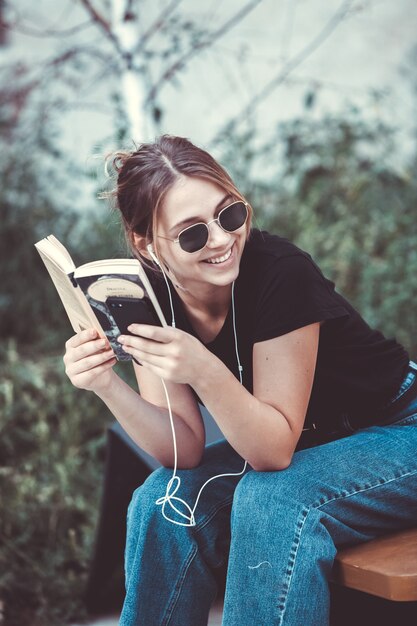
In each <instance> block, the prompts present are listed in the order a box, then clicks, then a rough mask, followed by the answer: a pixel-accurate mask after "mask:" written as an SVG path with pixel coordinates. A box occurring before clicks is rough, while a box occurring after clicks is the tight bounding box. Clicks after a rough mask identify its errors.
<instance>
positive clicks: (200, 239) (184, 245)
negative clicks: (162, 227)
mask: <svg viewBox="0 0 417 626" xmlns="http://www.w3.org/2000/svg"><path fill="white" fill-rule="evenodd" d="M247 218H248V205H247V204H246V202H242V201H241V200H237V201H236V202H232V204H228V205H227V206H225V207H224V208H223V209H222V210H221V211H220V212H219V214H218V216H217V217H215V218H214V219H212V220H210V221H209V222H207V223H206V222H197V224H192V225H191V226H187V228H184V230H182V231H181V232H180V233H179V234H178V237H177V238H176V239H169V237H161V239H168V241H173V242H174V243H179V244H180V246H181V249H182V250H184V252H198V251H199V250H202V249H203V248H204V246H205V245H206V244H207V241H208V238H209V225H210V224H212V223H213V222H216V224H217V225H218V226H220V228H221V229H222V230H224V231H225V232H226V233H233V232H234V231H235V230H238V229H239V228H242V226H243V225H244V224H245V223H246V220H247Z"/></svg>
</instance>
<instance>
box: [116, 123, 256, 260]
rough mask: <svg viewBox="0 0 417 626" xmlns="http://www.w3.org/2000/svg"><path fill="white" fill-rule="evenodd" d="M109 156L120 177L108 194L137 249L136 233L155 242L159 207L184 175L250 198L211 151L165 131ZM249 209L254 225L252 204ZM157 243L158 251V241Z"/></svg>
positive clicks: (235, 194)
mask: <svg viewBox="0 0 417 626" xmlns="http://www.w3.org/2000/svg"><path fill="white" fill-rule="evenodd" d="M109 160H110V164H111V166H112V169H113V171H114V172H115V174H116V177H117V180H116V185H115V188H114V189H113V190H112V191H111V192H109V193H108V194H105V195H106V196H107V197H113V198H114V200H115V204H116V207H117V208H118V209H119V210H120V213H121V217H122V221H123V225H124V229H125V234H126V238H127V240H128V242H129V243H130V245H131V247H132V249H133V250H134V252H135V253H137V250H136V248H135V246H134V237H133V236H134V234H137V235H139V237H142V238H143V243H144V245H143V246H141V249H143V248H145V247H146V245H147V244H149V243H152V242H153V239H154V236H153V235H154V232H156V221H157V214H158V209H159V207H160V206H161V204H162V202H163V200H164V197H165V195H166V193H167V191H168V190H169V189H170V188H171V187H172V185H173V184H174V183H175V182H176V181H177V180H178V178H180V177H181V176H188V177H198V178H203V179H205V180H208V181H210V182H213V183H215V184H216V185H218V186H219V187H221V188H222V189H223V190H224V191H225V192H227V193H229V194H231V196H232V197H234V198H236V199H237V200H242V201H243V202H246V200H245V198H244V197H243V196H242V195H241V193H240V192H239V191H238V189H237V188H236V185H235V184H234V182H233V181H232V179H231V178H230V176H229V174H228V173H227V172H226V170H225V169H224V168H223V167H222V166H221V165H220V164H219V163H218V162H217V161H216V160H215V159H214V158H213V157H212V156H211V155H210V154H209V153H208V152H206V151H205V150H202V149H201V148H198V147H197V146H195V145H194V144H193V143H191V141H189V140H188V139H185V138H183V137H174V136H171V135H162V136H161V137H159V138H157V139H156V140H155V142H153V143H143V144H141V145H139V146H138V147H136V149H135V150H134V151H130V152H126V151H118V152H116V153H114V154H113V155H111V156H110V158H109ZM248 210H249V217H248V226H250V220H251V216H252V209H251V207H250V206H249V207H248ZM248 230H249V229H248ZM154 247H155V251H156V252H157V253H158V246H157V241H155V243H154Z"/></svg>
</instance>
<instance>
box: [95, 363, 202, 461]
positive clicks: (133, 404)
mask: <svg viewBox="0 0 417 626" xmlns="http://www.w3.org/2000/svg"><path fill="white" fill-rule="evenodd" d="M161 385H162V383H161ZM95 393H96V395H97V396H98V397H99V398H101V400H102V401H103V402H104V403H105V404H106V406H107V407H108V408H109V409H110V411H111V412H112V414H113V415H114V417H115V418H116V419H117V420H118V422H119V423H120V424H121V426H122V427H123V428H124V430H125V431H126V432H127V433H128V435H129V436H130V437H131V438H132V439H133V441H134V442H135V443H137V445H138V446H140V447H141V448H143V450H145V451H146V452H148V453H149V454H151V455H152V456H153V457H155V458H156V459H157V460H158V461H159V462H160V463H161V464H162V465H164V466H166V467H173V465H174V444H173V437H172V430H171V425H170V420H169V412H168V410H167V409H165V408H163V407H158V406H155V405H153V404H151V403H150V402H147V401H146V400H144V399H143V398H142V397H141V396H140V395H139V394H138V393H137V392H136V391H134V390H133V389H132V388H131V387H130V386H129V385H128V384H127V383H125V382H124V381H123V380H122V379H121V378H120V377H119V376H117V375H116V374H115V376H114V378H113V379H112V383H111V385H109V386H107V387H106V388H105V389H103V390H100V391H96V392H95ZM173 422H174V428H175V434H176V441H177V452H178V459H177V464H178V467H179V468H183V469H187V468H192V467H195V466H196V465H198V463H199V462H200V460H201V456H202V454H203V451H204V440H201V437H200V436H198V435H197V434H196V432H198V429H196V431H194V430H193V429H192V428H191V427H190V426H189V425H188V424H186V423H185V421H184V420H183V419H181V417H180V416H178V415H175V414H173Z"/></svg>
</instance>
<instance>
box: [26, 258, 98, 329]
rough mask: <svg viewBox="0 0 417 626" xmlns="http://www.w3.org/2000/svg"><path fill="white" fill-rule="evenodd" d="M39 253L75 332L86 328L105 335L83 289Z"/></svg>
mask: <svg viewBox="0 0 417 626" xmlns="http://www.w3.org/2000/svg"><path fill="white" fill-rule="evenodd" d="M38 251H39V254H40V255H41V257H42V260H43V262H44V263H45V266H46V269H47V270H48V272H49V275H50V277H51V278H52V281H53V283H54V285H55V287H56V290H57V291H58V293H59V295H60V297H61V300H62V304H63V305H64V308H65V310H66V312H67V315H68V317H69V319H70V322H71V324H72V327H73V329H74V330H75V332H77V333H78V332H80V331H81V330H84V329H85V328H96V329H97V330H98V331H99V333H100V335H104V333H103V331H102V329H101V326H100V324H99V323H98V320H97V318H96V317H95V315H94V313H93V312H92V310H91V308H90V306H89V304H88V302H87V301H86V299H85V296H84V294H83V292H82V291H81V289H80V288H79V287H75V286H74V285H73V283H72V281H71V278H70V277H69V276H68V275H67V274H65V272H63V271H62V270H61V269H60V268H59V267H58V266H57V265H55V263H54V262H53V261H51V260H50V259H49V258H48V257H47V256H45V255H44V254H43V251H42V250H39V248H38Z"/></svg>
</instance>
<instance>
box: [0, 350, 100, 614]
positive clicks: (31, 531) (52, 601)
mask: <svg viewBox="0 0 417 626" xmlns="http://www.w3.org/2000/svg"><path fill="white" fill-rule="evenodd" d="M0 358H1V365H0V379H1V384H0V412H1V415H2V419H1V424H0V430H1V436H0V459H1V465H0V494H1V511H2V516H1V520H0V546H1V547H0V598H1V600H2V601H3V602H4V604H5V619H6V623H7V624H8V626H26V625H27V626H62V624H64V623H67V621H69V620H75V619H79V618H81V617H82V615H83V607H82V595H83V592H84V587H85V583H86V576H87V572H88V560H89V557H90V555H91V550H92V545H91V543H92V539H93V537H94V528H95V524H96V520H97V511H98V500H99V495H100V494H99V490H100V485H101V482H102V472H103V456H104V439H105V435H104V431H105V427H106V425H107V423H108V421H109V420H108V418H109V415H108V412H107V411H106V410H105V408H103V406H102V404H101V403H100V402H99V401H98V399H97V398H96V397H95V396H94V395H93V394H90V393H87V392H80V391H79V390H77V389H75V388H73V387H72V386H71V384H70V383H69V381H68V379H67V378H66V376H65V375H64V372H63V364H62V360H61V359H60V358H59V359H58V358H56V357H41V358H36V359H35V358H32V359H28V358H24V357H22V355H21V354H19V353H18V352H17V351H16V348H15V346H14V343H13V342H10V343H9V345H8V346H7V347H6V348H4V347H3V348H2V350H1V355H0Z"/></svg>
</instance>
